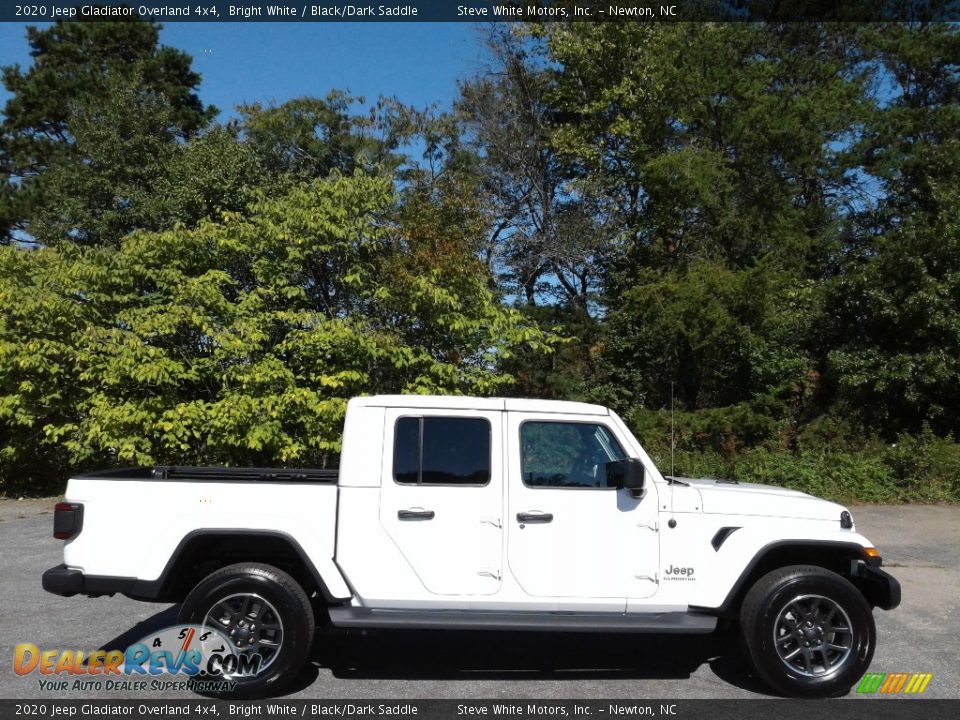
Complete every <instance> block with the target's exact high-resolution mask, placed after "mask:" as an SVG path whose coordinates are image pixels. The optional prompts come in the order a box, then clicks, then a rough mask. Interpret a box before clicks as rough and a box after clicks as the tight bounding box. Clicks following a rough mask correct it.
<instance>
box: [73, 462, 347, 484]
mask: <svg viewBox="0 0 960 720" xmlns="http://www.w3.org/2000/svg"><path fill="white" fill-rule="evenodd" d="M339 475H340V471H339V470H322V469H319V468H246V467H244V468H229V467H191V466H186V465H157V466H153V467H150V466H146V467H128V468H111V469H109V470H97V471H95V472H91V473H86V474H83V475H78V476H77V477H79V478H89V479H95V480H160V481H163V480H169V481H179V482H183V481H188V482H189V481H196V482H302V483H320V484H326V485H333V484H336V482H337V478H338V477H339Z"/></svg>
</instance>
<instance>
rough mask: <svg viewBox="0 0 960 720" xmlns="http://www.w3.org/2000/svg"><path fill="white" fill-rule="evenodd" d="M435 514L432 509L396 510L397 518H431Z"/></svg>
mask: <svg viewBox="0 0 960 720" xmlns="http://www.w3.org/2000/svg"><path fill="white" fill-rule="evenodd" d="M435 516H436V513H435V512H434V511H433V510H397V519H399V520H433V518H434V517H435Z"/></svg>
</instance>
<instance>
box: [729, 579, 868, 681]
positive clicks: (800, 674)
mask: <svg viewBox="0 0 960 720" xmlns="http://www.w3.org/2000/svg"><path fill="white" fill-rule="evenodd" d="M740 625H741V631H742V633H743V640H744V644H745V645H746V647H747V651H748V654H749V656H750V660H751V661H752V663H753V666H754V668H755V669H756V671H757V674H758V675H759V676H760V677H761V678H762V679H763V680H764V681H765V682H766V683H767V684H768V685H770V686H771V687H772V688H773V689H775V690H777V691H778V692H780V693H782V694H783V695H787V696H790V697H831V696H836V695H844V694H846V693H847V692H848V691H849V690H850V688H851V687H852V686H853V684H854V683H856V682H857V680H859V679H860V677H861V676H862V675H863V674H864V672H866V670H867V668H868V667H869V665H870V660H871V659H872V658H873V651H874V646H875V644H876V627H875V625H874V622H873V613H872V611H871V609H870V605H869V604H868V603H867V601H866V599H865V598H864V597H863V595H862V594H861V593H860V591H859V590H857V589H856V588H855V587H854V586H853V585H851V584H850V583H849V582H848V581H847V580H845V579H844V578H842V577H840V576H839V575H837V574H836V573H833V572H830V571H829V570H825V569H824V568H821V567H817V566H814V565H794V566H790V567H785V568H780V569H778V570H774V571H773V572H770V573H768V574H767V575H764V576H763V577H762V578H760V580H758V581H757V583H756V584H755V585H754V586H753V587H752V588H751V589H750V592H749V593H747V597H746V598H745V599H744V601H743V606H742V608H741V612H740Z"/></svg>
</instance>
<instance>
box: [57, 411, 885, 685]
mask: <svg viewBox="0 0 960 720" xmlns="http://www.w3.org/2000/svg"><path fill="white" fill-rule="evenodd" d="M145 525H148V526H149V530H148V531H146V532H145V531H144V526H145ZM54 536H55V537H57V538H60V539H63V540H65V545H64V564H62V565H59V566H57V567H55V568H51V569H50V570H48V571H47V572H46V573H44V575H43V586H44V588H45V589H46V590H48V591H49V592H52V593H56V594H58V595H65V596H70V595H76V594H83V595H89V596H92V597H96V596H99V595H111V594H114V593H122V594H124V595H126V596H128V597H130V598H134V599H137V600H146V601H154V602H175V603H181V608H180V615H179V619H180V621H181V622H182V623H191V624H196V625H203V626H206V627H212V628H216V629H217V630H219V631H220V632H221V633H222V635H223V636H225V637H228V638H229V639H230V641H231V642H232V643H233V645H234V648H235V649H236V651H237V652H239V653H246V654H257V655H259V664H258V665H257V666H256V668H255V669H256V672H249V673H245V674H244V673H239V672H238V673H236V674H235V677H234V680H235V681H236V682H235V686H234V688H233V690H232V691H230V695H231V696H232V697H258V696H262V695H264V694H268V693H269V694H273V693H275V692H277V691H278V690H279V689H281V688H282V686H283V685H284V684H286V683H287V682H289V681H290V680H291V679H292V678H293V677H295V676H296V674H297V673H298V671H299V670H300V668H301V667H302V666H303V664H304V663H305V662H306V660H307V658H308V654H309V652H310V647H311V644H312V643H313V642H314V635H315V628H316V627H318V626H320V625H328V624H329V625H332V626H335V627H344V628H457V629H468V630H478V631H486V630H535V631H551V632H552V631H557V632H562V631H586V632H617V633H659V634H663V633H709V632H712V631H714V630H716V629H717V627H718V623H721V622H722V623H723V624H724V625H731V624H733V625H736V626H737V627H738V628H739V632H740V634H741V638H742V640H743V642H744V645H745V647H746V652H747V655H748V656H749V659H750V661H751V662H752V664H753V666H754V668H755V669H756V672H757V674H758V676H759V677H760V678H762V679H763V680H764V681H765V682H766V683H768V684H769V685H770V686H771V687H772V688H773V689H774V690H776V691H777V692H779V693H781V694H784V695H788V696H806V697H811V696H813V697H823V696H832V695H837V694H843V693H845V692H847V691H848V690H849V689H850V687H851V686H852V685H853V684H854V683H855V682H856V681H857V680H858V679H859V678H860V677H861V676H862V675H863V674H864V672H865V671H866V669H867V667H868V665H869V663H870V660H871V658H872V656H873V652H874V647H875V643H876V629H875V625H874V619H873V609H874V608H876V607H879V608H882V609H884V610H890V609H892V608H894V607H896V606H897V605H898V604H899V602H900V586H899V584H898V583H897V581H896V580H895V579H894V578H892V577H891V576H890V575H889V574H887V573H886V572H884V571H883V570H882V569H881V567H880V566H881V558H880V555H879V553H878V551H877V550H876V549H875V548H874V547H873V546H872V545H871V543H870V541H869V540H867V538H865V537H864V536H863V535H861V534H859V533H858V532H857V531H856V528H855V526H854V523H853V519H852V517H851V515H850V512H849V511H848V510H847V509H845V508H843V507H841V506H840V505H837V504H834V503H832V502H827V501H824V500H820V499H817V498H814V497H812V496H810V495H807V494H804V493H801V492H797V491H794V490H788V489H784V488H781V487H772V486H767V485H752V484H746V483H738V482H735V481H725V480H715V479H699V480H694V479H685V478H673V477H668V476H664V475H663V474H661V472H660V471H659V470H658V469H657V467H656V465H655V464H654V463H653V462H652V461H651V459H650V457H649V456H648V455H647V453H646V452H645V451H644V449H643V447H642V446H641V444H640V443H639V442H638V441H637V439H636V438H635V437H634V436H633V434H632V433H631V432H630V431H629V430H628V429H627V427H626V425H625V424H624V423H623V422H622V421H621V420H620V418H619V417H617V415H616V414H615V413H613V412H611V411H609V410H607V409H606V408H603V407H600V406H596V405H588V404H584V403H574V402H561V401H542V400H519V399H494V398H466V397H427V396H376V397H363V398H355V399H353V400H351V401H350V402H349V404H348V407H347V413H346V420H345V426H344V433H343V442H342V452H341V456H340V466H339V470H316V469H313V470H311V469H289V468H211V467H141V468H129V469H110V470H104V471H100V472H94V473H89V474H86V475H79V476H77V477H74V478H72V479H70V481H69V483H68V485H67V491H66V497H65V501H64V502H62V503H59V504H58V505H57V508H56V512H55V514H54ZM117 538H122V539H124V542H122V543H117V542H116V539H117ZM318 637H319V638H320V640H318V641H322V635H321V636H318ZM638 642H642V639H638ZM250 667H252V666H250Z"/></svg>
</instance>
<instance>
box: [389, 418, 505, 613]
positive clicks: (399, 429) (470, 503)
mask: <svg viewBox="0 0 960 720" xmlns="http://www.w3.org/2000/svg"><path fill="white" fill-rule="evenodd" d="M502 415H503V414H502V413H501V412H497V411H474V410H470V411H445V410H427V411H411V410H406V409H402V408H388V409H387V412H386V427H385V433H386V437H385V439H384V453H383V456H384V468H383V476H382V477H383V480H382V482H381V486H380V523H381V525H382V526H383V527H384V529H385V530H386V532H387V534H388V535H389V536H390V538H391V539H392V540H393V542H394V543H396V545H397V547H398V548H399V549H400V551H401V553H402V554H403V556H404V558H405V559H406V562H407V563H409V565H410V567H411V568H412V569H413V571H414V572H415V573H416V575H417V577H418V578H419V579H420V581H421V582H422V583H423V585H424V588H425V589H426V590H427V591H429V592H430V593H433V594H436V595H491V594H493V593H496V592H497V591H498V590H499V589H500V578H501V575H502V560H503V523H502V510H503V462H502V458H503V451H502V434H503V431H502V425H501V423H502Z"/></svg>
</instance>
